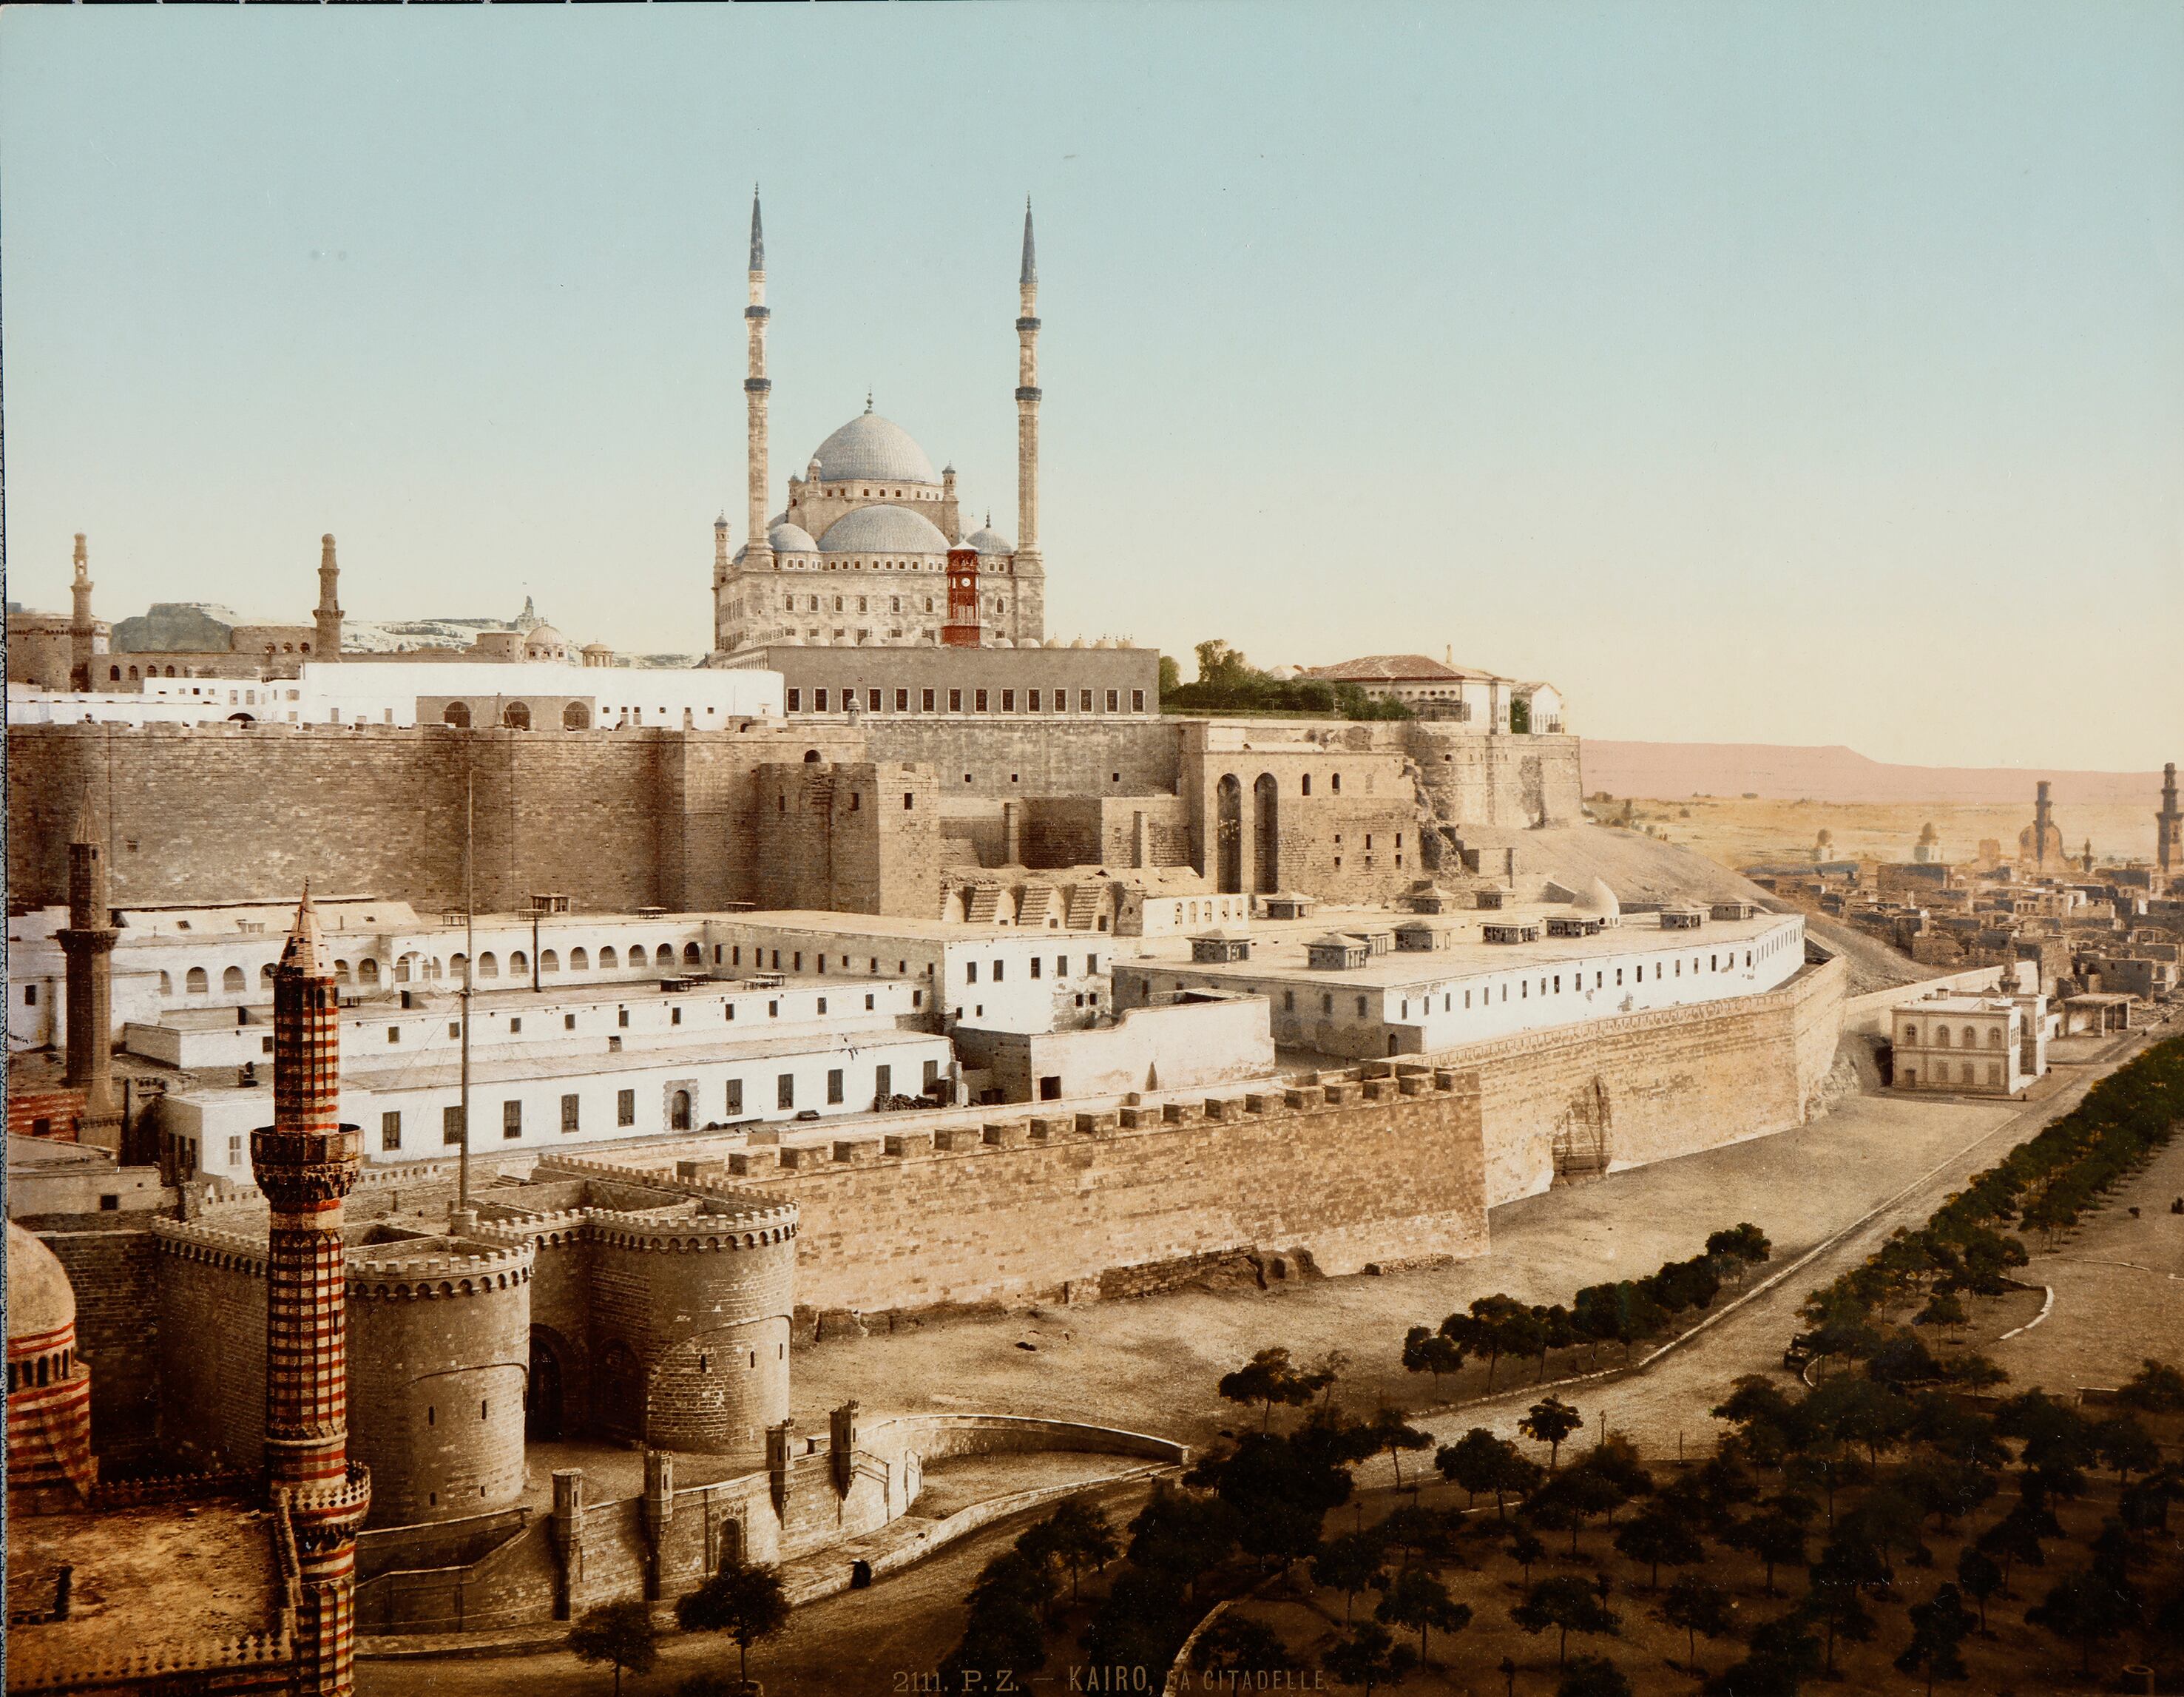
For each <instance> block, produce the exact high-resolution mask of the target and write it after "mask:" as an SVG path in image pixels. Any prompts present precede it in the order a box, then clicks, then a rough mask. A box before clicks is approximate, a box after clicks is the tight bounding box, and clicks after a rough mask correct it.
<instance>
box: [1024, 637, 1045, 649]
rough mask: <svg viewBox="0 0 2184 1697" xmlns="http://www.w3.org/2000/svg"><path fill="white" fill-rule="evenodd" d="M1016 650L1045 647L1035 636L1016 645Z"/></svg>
mask: <svg viewBox="0 0 2184 1697" xmlns="http://www.w3.org/2000/svg"><path fill="white" fill-rule="evenodd" d="M1045 646H1046V645H1045V643H1043V642H1041V641H1040V640H1039V639H1038V638H1037V637H1035V636H1028V637H1026V638H1025V639H1023V640H1022V642H1020V643H1018V644H1017V647H1018V648H1044V647H1045Z"/></svg>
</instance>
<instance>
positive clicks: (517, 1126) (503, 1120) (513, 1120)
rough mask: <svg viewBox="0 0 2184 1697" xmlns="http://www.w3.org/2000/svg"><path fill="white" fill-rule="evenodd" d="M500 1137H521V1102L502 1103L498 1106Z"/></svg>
mask: <svg viewBox="0 0 2184 1697" xmlns="http://www.w3.org/2000/svg"><path fill="white" fill-rule="evenodd" d="M500 1135H501V1136H504V1137H521V1136H522V1135H523V1104H522V1103H521V1102H502V1103H501V1104H500Z"/></svg>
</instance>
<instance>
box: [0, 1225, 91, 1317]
mask: <svg viewBox="0 0 2184 1697" xmlns="http://www.w3.org/2000/svg"><path fill="white" fill-rule="evenodd" d="M64 1326H71V1327H72V1326H75V1288H74V1287H72V1286H71V1285H70V1283H69V1276H68V1269H67V1268H65V1267H64V1266H62V1265H61V1264H60V1258H59V1257H58V1256H57V1255H55V1254H54V1253H53V1251H52V1250H50V1249H48V1248H46V1246H45V1245H44V1244H43V1243H42V1242H39V1241H38V1240H37V1239H36V1237H33V1236H31V1234H30V1233H29V1232H27V1231H24V1230H23V1228H22V1227H21V1226H20V1225H16V1224H15V1222H14V1220H9V1221H8V1342H9V1343H14V1342H15V1340H16V1339H18V1338H29V1337H46V1336H47V1335H49V1334H51V1333H53V1332H56V1331H60V1330H61V1329H62V1328H63V1327H64Z"/></svg>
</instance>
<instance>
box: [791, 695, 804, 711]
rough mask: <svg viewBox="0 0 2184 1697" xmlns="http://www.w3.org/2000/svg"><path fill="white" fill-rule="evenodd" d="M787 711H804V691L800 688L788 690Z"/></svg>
mask: <svg viewBox="0 0 2184 1697" xmlns="http://www.w3.org/2000/svg"><path fill="white" fill-rule="evenodd" d="M788 711H789V712H792V713H800V712H803V711H804V692H803V691H802V690H801V689H791V690H790V691H789V692H788Z"/></svg>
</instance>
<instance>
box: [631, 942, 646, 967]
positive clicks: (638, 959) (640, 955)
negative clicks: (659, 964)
mask: <svg viewBox="0 0 2184 1697" xmlns="http://www.w3.org/2000/svg"><path fill="white" fill-rule="evenodd" d="M629 963H630V965H631V967H632V968H636V967H641V966H648V965H649V964H650V960H649V957H647V955H646V954H645V952H644V945H643V943H632V944H631V945H630V946H629Z"/></svg>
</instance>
